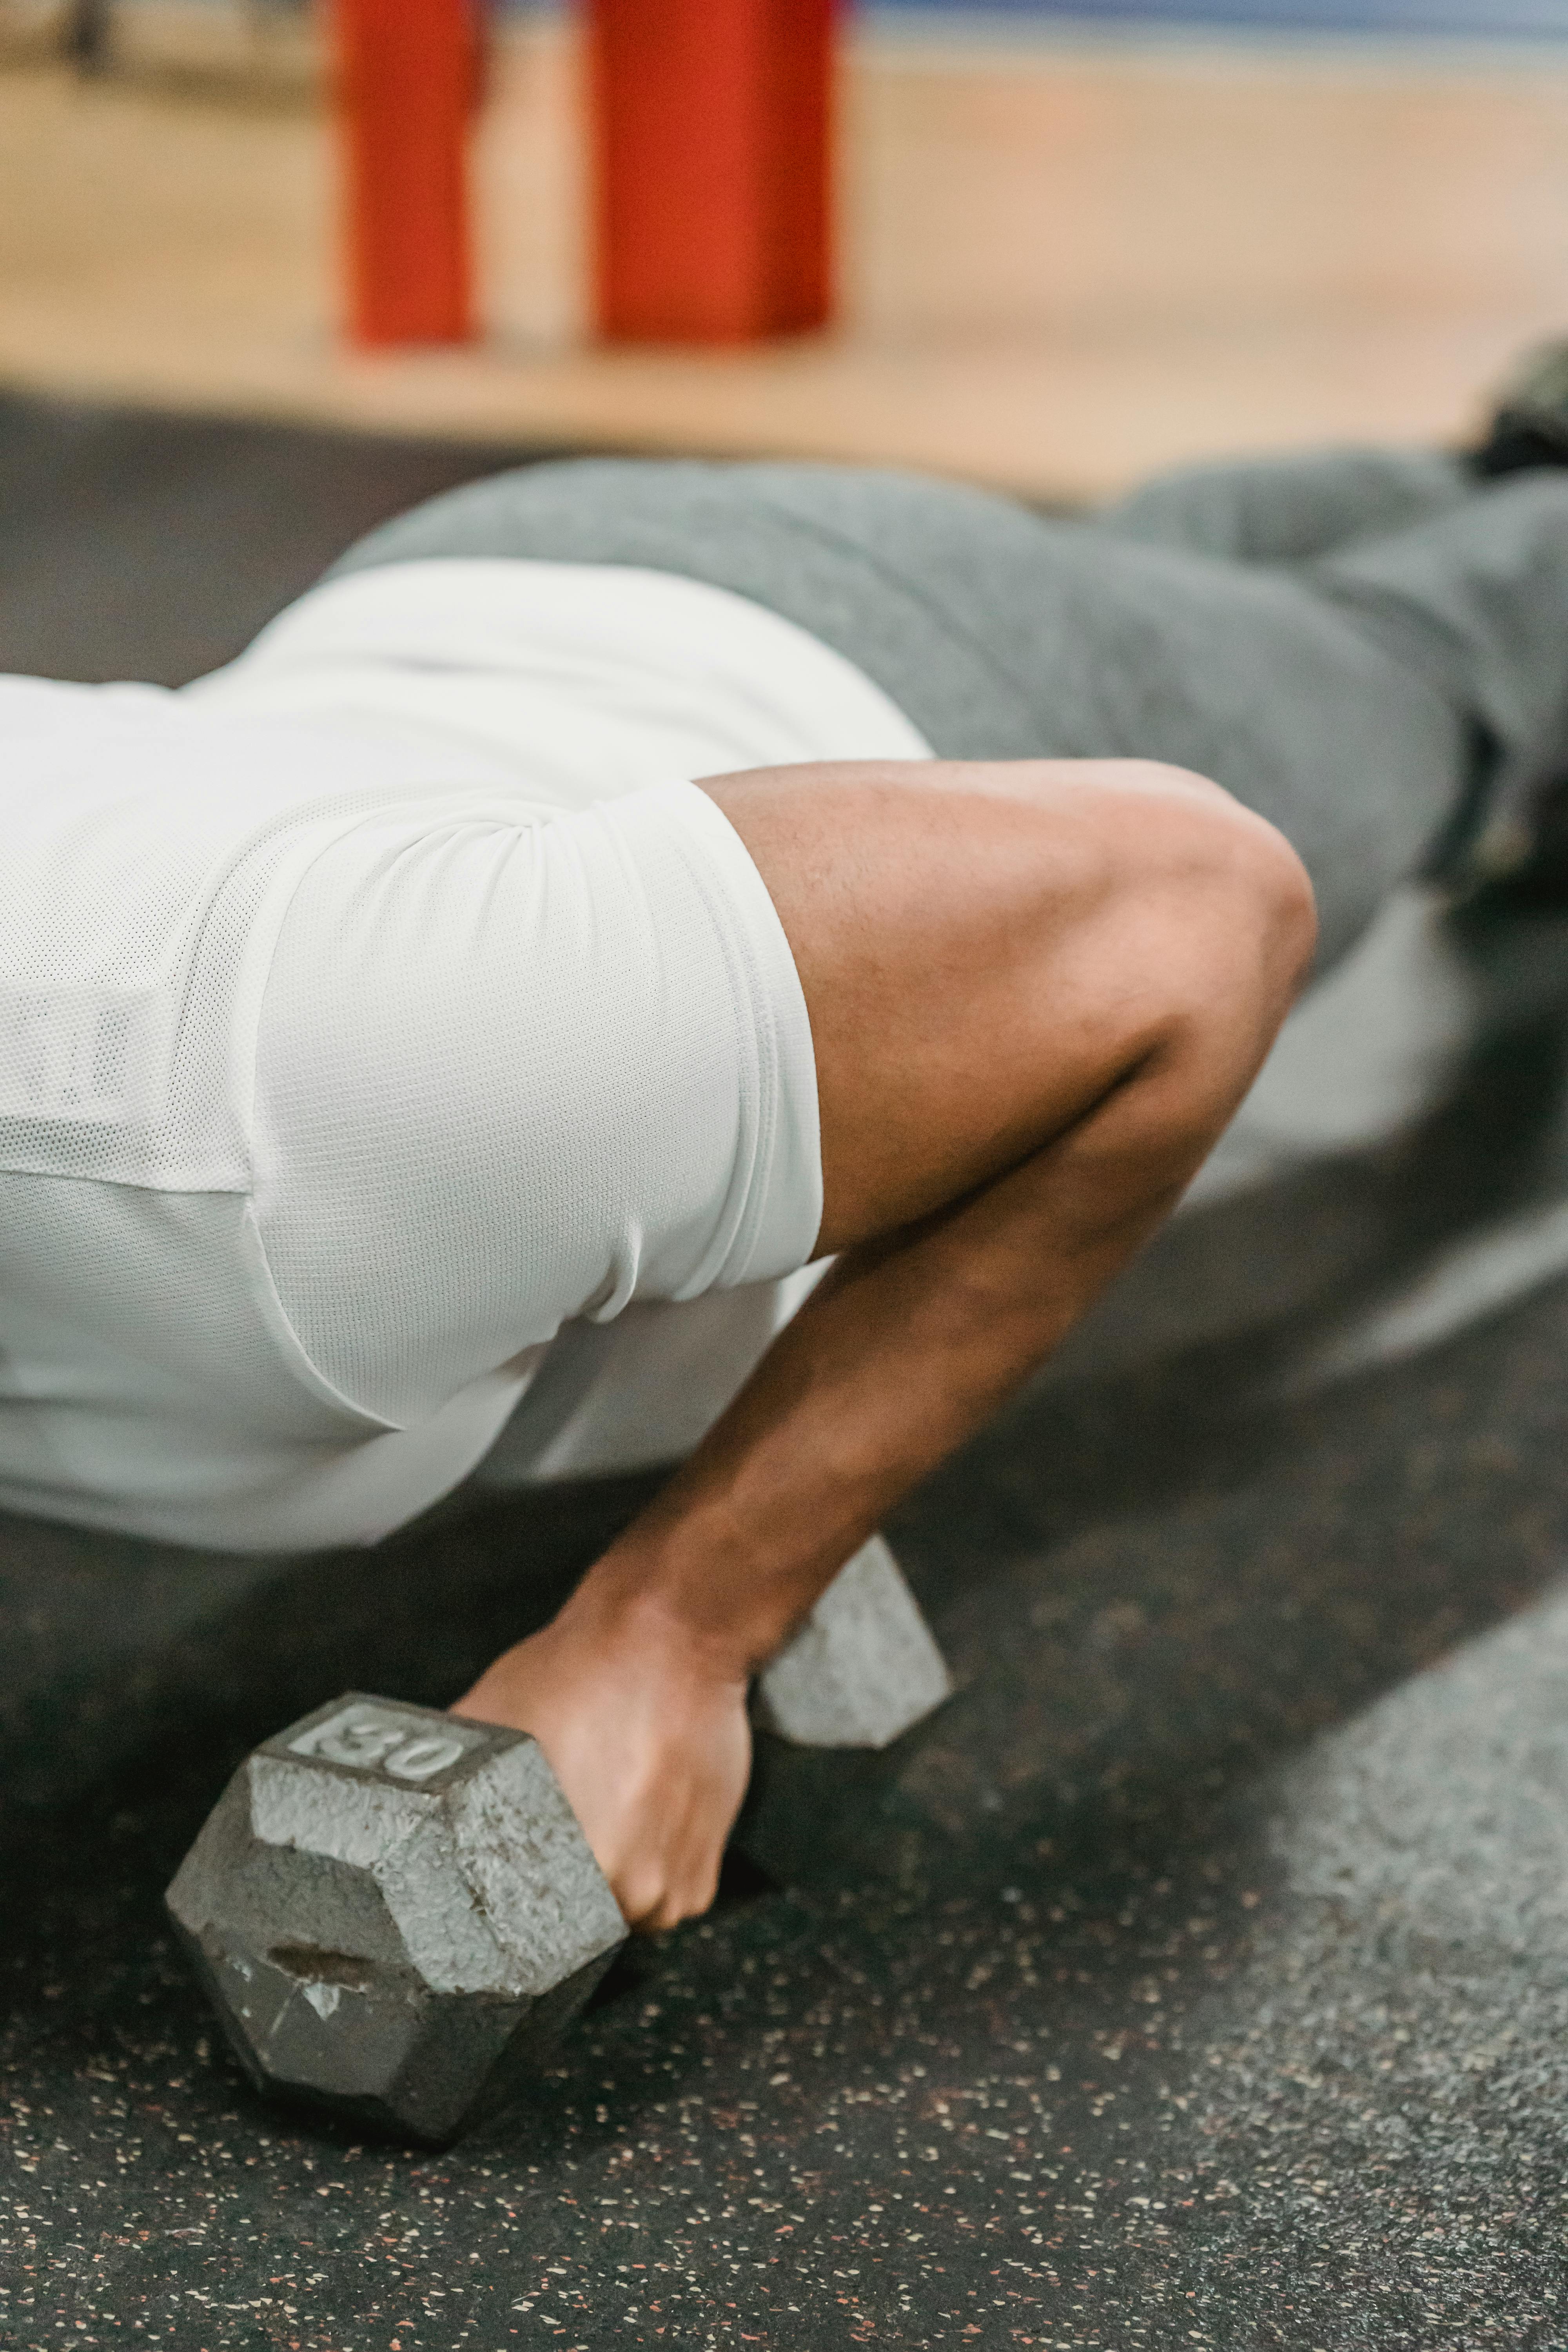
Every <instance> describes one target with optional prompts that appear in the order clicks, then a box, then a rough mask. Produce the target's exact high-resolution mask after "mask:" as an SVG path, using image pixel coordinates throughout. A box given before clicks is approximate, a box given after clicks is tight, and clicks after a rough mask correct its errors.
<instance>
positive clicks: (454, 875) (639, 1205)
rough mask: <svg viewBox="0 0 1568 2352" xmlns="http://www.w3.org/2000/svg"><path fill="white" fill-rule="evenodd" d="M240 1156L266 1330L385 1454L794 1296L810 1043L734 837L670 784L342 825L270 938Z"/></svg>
mask: <svg viewBox="0 0 1568 2352" xmlns="http://www.w3.org/2000/svg"><path fill="white" fill-rule="evenodd" d="M254 1150H255V1173H254V1202H255V1213H256V1218H257V1223H258V1230H259V1233H260V1235H261V1240H262V1244H263V1247H264V1249H265V1252H266V1255H267V1261H268V1267H269V1270H270V1273H271V1277H272V1281H273V1284H274V1286H275V1287H276V1290H277V1294H278V1297H279V1302H280V1304H281V1306H282V1308H283V1311H284V1314H285V1315H286V1317H287V1318H288V1319H289V1324H290V1326H291V1327H292V1329H293V1331H294V1333H295V1335H296V1336H297V1337H298V1339H299V1340H300V1344H301V1346H302V1347H303V1348H304V1349H305V1351H306V1353H307V1355H308V1356H309V1357H310V1360H311V1361H312V1363H313V1365H314V1366H315V1368H316V1370H317V1371H318V1372H319V1373H320V1374H321V1376H322V1377H323V1378H324V1379H325V1380H327V1381H329V1382H330V1383H331V1385H332V1386H333V1387H334V1388H335V1389H336V1390H337V1391H339V1393H340V1394H341V1395H342V1396H343V1397H345V1398H346V1399H348V1400H349V1401H350V1402H353V1403H354V1404H355V1405H357V1406H359V1407H360V1408H361V1409H362V1410H363V1411H366V1412H374V1413H376V1414H378V1415H379V1416H381V1417H382V1418H384V1420H386V1421H387V1422H389V1423H392V1424H394V1425H395V1426H398V1427H405V1426H407V1425H409V1424H410V1423H414V1422H416V1421H418V1420H420V1419H422V1418H424V1417H426V1416H427V1415H429V1414H430V1413H432V1412H437V1411H439V1410H440V1409H441V1407H442V1406H443V1405H444V1404H445V1403H446V1402H447V1401H449V1400H450V1399H451V1398H452V1397H453V1396H455V1395H456V1394H457V1393H458V1391H461V1390H462V1389H463V1387H464V1386H465V1385H466V1384H467V1383H468V1382H470V1381H474V1380H477V1379H479V1378H480V1377H482V1376H484V1375H486V1374H489V1373H490V1372H492V1371H494V1370H496V1369H497V1368H498V1367H500V1366H501V1365H503V1364H506V1363H508V1362H510V1360H512V1359H513V1358H515V1357H517V1356H518V1355H519V1354H521V1352H522V1351H523V1350H524V1349H529V1348H531V1347H536V1346H538V1345H539V1344H540V1343H541V1342H543V1341H548V1340H549V1339H552V1337H553V1336H554V1334H555V1333H556V1331H557V1330H558V1329H559V1328H560V1327H561V1325H562V1323H563V1321H564V1320H565V1319H567V1318H571V1317H575V1316H582V1315H587V1316H592V1317H595V1318H609V1317H611V1316H613V1315H615V1314H617V1313H618V1312H619V1311H620V1309H621V1307H624V1306H625V1305H626V1302H627V1301H628V1300H629V1299H632V1298H634V1297H636V1298H661V1299H678V1298H689V1297H697V1296H699V1295H700V1294H701V1293H703V1292H705V1291H707V1290H709V1289H710V1288H713V1287H725V1286H732V1285H735V1284H739V1283H744V1282H754V1281H762V1280H765V1279H768V1278H771V1277H773V1276H777V1275H780V1274H784V1273H788V1272H792V1271H793V1270H794V1269H795V1267H797V1266H799V1265H803V1264H804V1263H805V1260H806V1259H807V1258H808V1257H809V1255H810V1253H811V1249H812V1246H813V1244H814V1243H815V1240H816V1231H817V1227H818V1224H819V1223H820V1218H821V1167H820V1152H819V1145H818V1137H817V1127H816V1076H815V1067H814V1064H813V1059H812V1053H811V1038H810V1029H809V1024H808V1023H807V1019H806V1013H805V1002H804V999H803V998H802V995H801V992H800V984H799V981H798V979H797V977H796V975H795V965H794V961H793V959H792V958H791V956H790V952H789V948H788V945H787V942H786V941H785V940H784V932H783V929H782V928H781V926H780V924H779V921H778V917H777V915H776V913H775V912H774V910H773V904H772V901H771V900H770V899H769V898H768V896H767V893H766V890H765V889H764V887H763V883H762V881H761V877H759V876H758V874H757V872H756V869H755V867H754V866H752V862H751V860H750V858H749V857H748V856H747V855H746V853H745V851H744V849H743V847H742V845H741V843H740V841H739V837H738V836H737V835H735V834H734V832H733V830H732V829H731V826H730V825H729V824H728V822H727V821H726V819H725V818H724V817H723V816H722V815H721V813H720V811H719V810H718V808H717V807H716V805H715V804H714V803H713V802H711V801H710V799H709V798H708V796H707V795H706V794H705V793H701V792H700V791H699V790H698V789H697V788H696V787H695V786H694V785H691V784H687V783H679V784H671V785H665V786H658V787H653V788H650V789H648V790H646V791H643V792H640V793H633V794H630V795H628V796H626V798H624V799H620V800H617V801H616V802H614V803H609V804H606V805H603V806H599V807H594V808H589V809H586V810H583V811H581V812H576V813H573V814H563V815H561V816H559V817H552V818H551V817H546V818H542V819H541V818H540V817H538V815H537V814H533V815H529V816H521V815H520V816H519V817H518V818H517V819H516V820H515V821H508V819H507V817H506V815H505V814H504V812H500V811H497V812H492V813H489V814H484V813H480V814H476V813H475V812H474V811H473V810H472V809H471V808H470V809H469V810H468V811H467V812H461V811H458V810H454V812H453V814H452V815H451V817H450V818H449V819H445V818H442V817H440V816H432V815H431V814H429V813H428V811H426V812H423V813H421V814H419V815H417V816H415V815H412V814H399V813H398V812H396V811H395V810H390V811H387V812H384V813H383V814H378V815H377V816H375V817H374V819H372V820H369V821H367V822H365V823H364V824H361V825H359V826H358V827H357V828H356V829H355V830H354V831H353V833H351V834H348V835H345V836H344V837H342V839H340V840H339V841H338V842H336V843H335V844H334V845H332V846H331V848H330V849H329V850H327V851H326V853H325V854H324V855H323V856H321V858H320V859H319V860H318V861H317V863H316V864H315V865H314V866H313V867H311V869H310V871H309V873H308V874H307V875H306V876H305V877H304V879H303V880H302V882H301V883H300V886H299V887H298V888H297V890H296V892H295V894H294V897H293V898H292V901H291V904H290V908H289V913H288V915H287V917H286V918H285V920H284V923H283V927H282V929H281V932H280V934H279V941H278V946H277V949H276V951H275V954H274V958H273V962H272V968H271V973H270V977H269V979H268V985H267V989H266V993H265V995H264V998H263V1000H262V1005H261V1013H260V1020H259V1028H258V1045H257V1064H256V1095H255V1113H254Z"/></svg>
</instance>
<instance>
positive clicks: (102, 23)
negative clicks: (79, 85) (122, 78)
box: [65, 0, 113, 74]
mask: <svg viewBox="0 0 1568 2352" xmlns="http://www.w3.org/2000/svg"><path fill="white" fill-rule="evenodd" d="M112 29H113V28H112V24H111V20H110V0H71V5H70V8H69V10H68V14H67V16H66V22H65V52H66V55H67V57H68V58H69V59H70V61H71V63H72V64H73V65H74V66H75V68H76V69H77V71H78V72H79V73H82V74H100V73H102V71H103V70H104V68H105V67H106V66H107V65H108V63H109V48H110V36H111V33H112Z"/></svg>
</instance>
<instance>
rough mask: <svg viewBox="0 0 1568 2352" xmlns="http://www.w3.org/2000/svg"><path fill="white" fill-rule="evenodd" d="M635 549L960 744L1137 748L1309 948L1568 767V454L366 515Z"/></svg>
mask: <svg viewBox="0 0 1568 2352" xmlns="http://www.w3.org/2000/svg"><path fill="white" fill-rule="evenodd" d="M444 555H450V556H457V555H484V556H526V557H533V558H536V559H542V560H546V561H548V560H554V561H558V562H604V563H622V564H637V565H643V566H647V567H649V568H651V569H654V570H657V571H666V572H679V573H683V574H685V575H687V576H689V577H690V578H694V579H700V580H706V581H709V582H711V583H714V584H715V585H717V586H720V587H724V588H729V589H731V590H733V591H735V592H736V593H739V594H741V595H743V596H749V597H751V598H752V599H753V600H754V601H755V602H757V603H759V604H764V605H767V606H770V607H771V608H772V609H773V610H774V611H776V612H779V613H782V614H784V615H785V616H786V617H787V618H789V619H791V620H793V621H795V622H798V623H799V624H800V625H802V626H803V627H805V628H806V629H809V630H811V631H812V632H813V633H814V634H815V635H817V636H818V637H820V638H823V639H824V640H826V643H827V644H829V645H831V646H836V647H837V649H838V650H839V651H840V652H842V653H844V654H845V655H847V656H848V658H849V659H850V660H852V661H854V662H857V663H858V665H859V666H860V667H861V668H862V669H863V670H865V671H866V672H867V674H868V676H869V677H872V678H874V679H875V680H876V681H877V683H878V684H879V685H880V686H881V687H882V688H884V689H885V690H886V691H887V692H888V693H889V695H890V696H891V697H892V698H893V699H894V701H895V702H897V703H898V704H899V705H900V707H901V708H902V709H904V710H905V711H907V713H908V714H909V716H910V719H913V721H914V722H915V724H916V726H917V727H919V728H920V729H921V731H922V733H923V734H924V735H925V737H926V739H927V740H928V741H929V742H930V743H931V746H932V748H933V749H934V750H935V751H937V752H938V753H939V754H940V755H941V756H942V757H945V758H952V759H960V758H963V759H996V760H1004V759H1018V758H1035V757H1043V756H1058V757H1068V758H1071V757H1079V758H1112V757H1128V756H1131V757H1142V758H1150V759H1158V760H1164V761H1172V762H1173V763H1175V764H1178V765H1181V766H1184V767H1188V768H1192V769H1194V770H1196V771H1197V772H1200V773H1201V774H1204V775H1207V776H1212V777H1214V778H1215V780H1216V781H1217V782H1220V783H1222V784H1224V785H1226V787H1227V788H1228V789H1229V790H1230V791H1231V792H1233V793H1236V794H1237V797H1238V799H1240V800H1243V801H1245V802H1247V803H1248V804H1249V805H1250V806H1251V807H1253V808H1255V809H1258V811H1260V812H1261V813H1262V814H1264V815H1265V816H1267V817H1268V818H1270V819H1271V820H1272V822H1273V823H1274V824H1277V825H1279V828H1280V830H1281V831H1282V832H1283V833H1284V834H1285V835H1287V837H1288V838H1289V840H1290V841H1291V842H1292V843H1293V844H1294V845H1295V847H1296V849H1297V850H1298V852H1299V853H1300V856H1301V857H1302V858H1303V860H1304V861H1305V863H1306V866H1307V868H1308V870H1309V872H1310V875H1311V877H1312V881H1313V884H1314V886H1315V887H1316V890H1317V893H1318V903H1319V912H1320V918H1321V926H1322V939H1323V944H1322V951H1321V957H1322V961H1324V962H1325V963H1326V962H1328V961H1332V960H1333V959H1334V958H1336V957H1337V956H1339V955H1340V954H1342V952H1343V951H1344V950H1345V949H1346V948H1347V947H1348V946H1349V945H1350V944H1351V942H1352V940H1354V938H1355V937H1356V936H1357V934H1358V933H1359V932H1360V930H1361V929H1363V926H1364V925H1365V923H1366V922H1367V921H1368V920H1369V919H1370V918H1371V916H1372V914H1373V912H1374V910H1375V909H1376V908H1377V906H1378V905H1379V903H1380V901H1381V900H1382V899H1383V898H1384V897H1385V896H1386V895H1387V893H1388V891H1389V890H1390V889H1391V888H1392V887H1394V885H1395V884H1396V883H1398V882H1400V881H1401V880H1403V879H1405V877H1407V876H1409V875H1410V874H1412V873H1414V872H1415V871H1417V870H1420V869H1421V868H1422V867H1423V866H1426V865H1429V864H1430V863H1431V862H1432V861H1433V860H1434V859H1435V858H1437V857H1440V856H1443V855H1444V854H1445V852H1446V851H1449V850H1451V849H1452V847H1453V845H1454V844H1455V842H1456V841H1457V840H1458V839H1459V838H1460V837H1461V836H1462V835H1465V834H1466V833H1467V832H1468V831H1470V830H1473V829H1474V827H1475V826H1476V824H1478V822H1479V819H1480V816H1481V814H1482V812H1483V810H1484V809H1486V808H1489V807H1495V806H1497V805H1498V804H1499V803H1500V802H1506V801H1507V800H1508V799H1509V798H1510V796H1514V797H1518V796H1519V795H1521V794H1522V793H1524V792H1525V791H1527V789H1528V787H1529V786H1530V784H1531V783H1532V782H1535V781H1537V780H1538V779H1540V778H1542V777H1543V776H1546V775H1549V774H1551V773H1552V772H1554V771H1555V770H1556V769H1558V768H1560V767H1568V472H1563V473H1539V474H1527V475H1520V476H1515V477H1513V478H1510V479H1509V480H1506V481H1503V482H1500V483H1498V484H1495V485H1490V486H1486V487H1483V486H1481V485H1479V484H1477V483H1475V482H1473V481H1471V480H1470V479H1469V478H1468V476H1467V475H1466V474H1465V473H1464V472H1463V471H1462V470H1461V468H1460V467H1458V466H1457V465H1456V464H1454V463H1452V462H1451V461H1449V460H1448V459H1447V458H1444V457H1437V456H1436V455H1431V454H1422V453H1416V452H1405V453H1400V452H1379V451H1358V450H1349V451H1331V452H1324V453H1321V454H1317V455H1310V456H1307V457H1300V458H1288V459H1282V460H1275V461H1255V462H1249V463H1245V464H1241V465H1235V466H1223V467H1200V468H1195V469H1189V470H1187V471H1184V472H1183V473H1180V474H1177V475H1172V476H1169V477H1165V478H1162V479H1160V480H1158V481H1155V482H1152V483H1151V484H1149V485H1148V486H1147V487H1146V488H1143V489H1142V490H1140V491H1138V492H1136V493H1134V494H1133V496H1132V497H1131V498H1130V499H1126V500H1124V501H1122V502H1121V504H1119V505H1117V506H1115V507H1112V508H1110V509H1106V510H1105V511H1104V512H1102V513H1100V514H1099V515H1097V516H1094V517H1092V518H1089V519H1087V520H1081V521H1079V520H1066V521H1062V520H1045V519H1043V518H1042V517H1040V516H1039V515H1037V514H1036V513H1034V512H1033V511H1031V510H1030V509H1027V508H1026V507H1023V506H1021V505H1018V504H1016V503H1015V502H1014V501H1012V500H1010V499H1005V498H999V497H994V496H992V495H990V494H988V493H986V492H984V491H980V490H975V489H969V488H963V487H960V486H959V485H957V484H953V483H948V482H939V481H928V480H923V479H921V478H917V477H914V476H910V475H904V474H900V473H893V472H880V471H872V470H868V469H863V468H859V467H826V466H796V465H784V464H779V465H709V464H702V463H693V462H688V461H660V460H657V459H648V460H635V459H631V460H628V459H588V460H583V461H577V462H565V463H557V464H549V465H542V466H535V467H525V468H522V469H521V470H519V471H517V472H515V473H508V474H501V475H499V476H496V477H494V478H490V479H489V480H485V481H481V482H477V483H473V484H470V485H469V486H468V488H464V489H460V490H457V491H453V492H451V493H449V494H448V495H447V496H446V497H443V498H439V499H433V500H431V501H430V502H429V503H428V504H427V505H426V506H422V507H418V508H416V509H414V511H413V512H412V513H410V514H407V515H405V516H403V517H401V518H400V519H399V520H396V521H395V522H392V523H389V524H387V525H386V526H384V528H383V529H382V530H377V531H375V532H373V533H372V534H371V536H370V537H369V538H368V539H365V540H363V541H360V542H359V544H358V545H357V546H356V547H354V548H353V549H351V551H349V553H348V554H347V555H346V556H344V557H343V558H342V562H341V563H340V564H339V566H338V567H337V569H339V570H349V571H352V570H356V569H359V568H361V567H363V566H365V565H369V564H376V563H387V562H400V561H406V560H410V559H420V558H428V557H433V556H444Z"/></svg>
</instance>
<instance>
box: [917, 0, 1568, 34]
mask: <svg viewBox="0 0 1568 2352" xmlns="http://www.w3.org/2000/svg"><path fill="white" fill-rule="evenodd" d="M876 13H877V15H878V16H907V17H917V16H924V15H936V16H944V17H948V18H952V17H958V16H988V17H990V18H991V19H992V20H993V22H994V21H995V20H996V19H997V18H998V17H1001V16H1005V17H1007V18H1009V19H1010V20H1012V21H1015V22H1016V23H1017V24H1018V26H1019V28H1020V30H1022V29H1023V27H1024V26H1026V24H1028V23H1030V22H1034V23H1037V24H1038V25H1039V26H1040V27H1041V29H1042V31H1043V30H1045V29H1047V27H1048V26H1049V25H1050V23H1051V22H1052V20H1053V19H1055V20H1056V21H1057V22H1058V23H1060V22H1064V21H1070V22H1072V23H1076V24H1084V23H1101V24H1104V23H1113V24H1119V25H1129V26H1132V25H1141V24H1142V25H1163V26H1174V25H1219V26H1224V25H1231V26H1237V27H1246V28H1247V30H1249V31H1254V32H1257V31H1274V32H1280V33H1292V32H1308V33H1388V34H1427V35H1433V34H1436V35H1439V36H1441V35H1447V36H1449V37H1455V36H1458V37H1462V38H1466V39H1475V38H1477V37H1479V38H1482V39H1502V40H1518V39H1534V40H1568V0H877V7H876Z"/></svg>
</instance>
